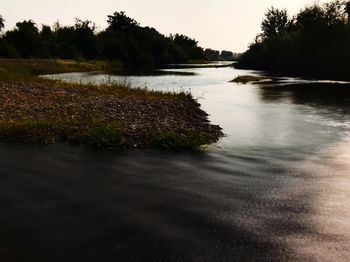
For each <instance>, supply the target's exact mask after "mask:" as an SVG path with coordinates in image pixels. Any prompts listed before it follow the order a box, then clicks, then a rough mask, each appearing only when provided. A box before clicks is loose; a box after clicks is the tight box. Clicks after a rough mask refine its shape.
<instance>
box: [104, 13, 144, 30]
mask: <svg viewBox="0 0 350 262" xmlns="http://www.w3.org/2000/svg"><path fill="white" fill-rule="evenodd" d="M107 23H108V29H109V30H112V31H118V30H129V29H131V28H134V27H137V26H139V23H138V22H136V21H135V20H134V19H132V18H130V17H128V16H126V15H125V12H115V13H114V14H113V15H109V16H108V20H107Z"/></svg>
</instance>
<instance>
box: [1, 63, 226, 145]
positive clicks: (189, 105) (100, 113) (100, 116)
mask: <svg viewBox="0 0 350 262" xmlns="http://www.w3.org/2000/svg"><path fill="white" fill-rule="evenodd" d="M107 66H108V65H107V64H105V63H103V62H74V61H63V60H58V61H51V60H1V61H0V141H1V142H7V143H35V144H36V143H40V144H53V143H69V144H84V145H88V146H91V147H93V148H97V149H109V150H119V149H130V148H149V147H159V148H165V149H171V150H173V149H175V150H194V149H198V148H199V147H200V146H201V145H205V144H210V143H213V142H216V141H217V140H218V139H219V138H220V137H221V136H222V132H221V128H220V127H218V126H214V125H211V124H210V123H209V120H208V115H207V114H206V113H205V112H204V111H203V110H201V109H200V105H199V104H198V103H197V102H196V101H195V100H194V99H193V98H192V96H191V95H189V94H185V93H181V94H174V93H164V92H154V91H149V90H146V89H135V88H131V87H130V86H128V85H125V84H100V85H81V84H68V83H63V82H60V81H53V80H47V79H41V78H39V77H37V75H39V74H43V73H44V74H48V73H50V74H53V73H63V72H75V71H103V70H104V69H106V67H107Z"/></svg>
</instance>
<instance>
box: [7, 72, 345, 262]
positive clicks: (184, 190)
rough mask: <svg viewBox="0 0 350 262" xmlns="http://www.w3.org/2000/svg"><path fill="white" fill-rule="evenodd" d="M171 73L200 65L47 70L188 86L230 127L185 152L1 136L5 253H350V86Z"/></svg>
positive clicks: (100, 256)
mask: <svg viewBox="0 0 350 262" xmlns="http://www.w3.org/2000/svg"><path fill="white" fill-rule="evenodd" d="M171 71H179V72H193V73H195V74H194V75H191V74H187V75H179V74H173V75H171V74H170V75H164V74H163V75H159V76H140V75H139V76H128V77H126V76H106V75H103V74H89V73H73V74H63V75H58V76H50V77H51V78H59V79H63V80H65V81H77V82H104V81H106V80H108V81H110V80H116V81H124V82H128V83H131V84H132V85H133V86H141V87H144V86H147V87H148V88H150V89H154V90H165V91H189V92H191V93H192V94H193V96H194V97H195V98H196V99H198V101H199V102H200V104H201V105H202V108H203V109H204V110H205V111H206V112H208V113H209V115H210V120H211V121H212V123H214V124H218V125H220V126H221V127H222V128H223V131H224V133H225V135H226V136H225V137H224V138H222V139H221V140H220V141H219V142H218V143H216V144H213V145H210V146H209V147H208V148H207V150H206V151H205V152H201V153H181V154H180V153H171V152H167V153H165V152H159V151H155V150H140V151H128V152H123V153H117V154H112V153H97V152H93V151H89V150H88V149H85V148H83V147H70V146H63V145H53V146H24V145H22V146H20V145H1V146H0V161H1V176H0V202H1V207H2V210H1V216H0V232H1V235H0V258H1V257H3V258H8V261H167V262H168V261H348V259H349V257H350V114H349V113H350V85H347V84H344V83H342V84H341V83H338V84H336V83H332V82H327V81H322V82H319V81H304V80H300V79H294V78H283V79H281V82H280V83H278V84H275V85H264V84H247V85H239V84H235V83H230V82H229V80H232V79H233V78H234V77H236V76H238V75H245V74H254V75H255V74H260V73H259V72H254V71H243V70H236V69H233V68H230V67H227V68H195V69H190V68H187V69H176V70H175V69H172V70H171ZM3 261H6V260H3Z"/></svg>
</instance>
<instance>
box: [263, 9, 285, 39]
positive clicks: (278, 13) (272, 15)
mask: <svg viewBox="0 0 350 262" xmlns="http://www.w3.org/2000/svg"><path fill="white" fill-rule="evenodd" d="M291 23H292V22H291V21H290V20H289V18H288V13H287V10H286V9H282V10H279V9H276V8H274V7H271V8H270V9H269V10H268V11H267V13H266V14H265V18H264V20H263V21H262V23H261V29H262V36H263V37H264V38H271V37H275V36H278V35H281V34H284V33H286V32H287V31H288V29H289V27H290V25H291Z"/></svg>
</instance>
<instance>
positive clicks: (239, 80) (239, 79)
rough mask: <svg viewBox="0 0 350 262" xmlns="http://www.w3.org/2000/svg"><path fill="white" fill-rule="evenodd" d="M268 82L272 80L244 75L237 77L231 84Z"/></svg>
mask: <svg viewBox="0 0 350 262" xmlns="http://www.w3.org/2000/svg"><path fill="white" fill-rule="evenodd" d="M266 80H270V78H269V77H266V76H252V75H243V76H237V77H236V78H235V79H233V80H231V81H230V82H232V83H238V84H248V83H252V82H260V81H266Z"/></svg>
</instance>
